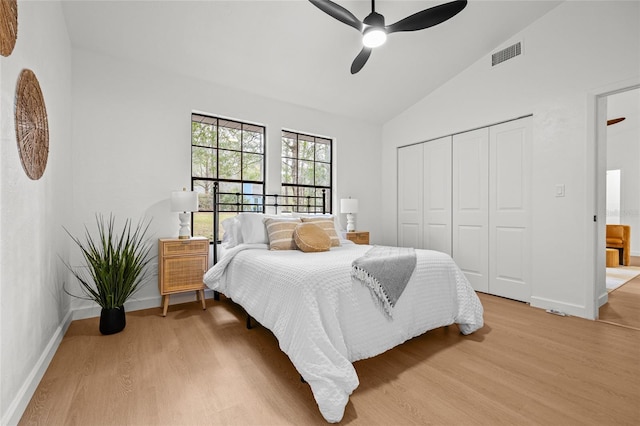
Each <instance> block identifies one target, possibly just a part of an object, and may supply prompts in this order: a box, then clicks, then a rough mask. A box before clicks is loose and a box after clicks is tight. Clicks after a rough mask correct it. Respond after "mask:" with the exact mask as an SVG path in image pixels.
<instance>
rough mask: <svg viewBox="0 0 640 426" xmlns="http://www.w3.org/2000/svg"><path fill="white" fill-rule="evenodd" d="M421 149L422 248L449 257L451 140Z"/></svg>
mask: <svg viewBox="0 0 640 426" xmlns="http://www.w3.org/2000/svg"><path fill="white" fill-rule="evenodd" d="M423 145H424V172H423V173H424V194H423V199H424V204H423V207H424V220H423V236H422V243H423V248H425V249H429V250H437V251H441V252H444V253H447V254H448V255H451V186H452V185H451V136H447V137H444V138H440V139H436V140H433V141H429V142H427V143H424V144H423Z"/></svg>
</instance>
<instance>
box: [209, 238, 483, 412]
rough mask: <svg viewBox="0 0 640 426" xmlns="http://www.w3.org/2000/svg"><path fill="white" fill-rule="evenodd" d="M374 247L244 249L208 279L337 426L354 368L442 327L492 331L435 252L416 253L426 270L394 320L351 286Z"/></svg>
mask: <svg viewBox="0 0 640 426" xmlns="http://www.w3.org/2000/svg"><path fill="white" fill-rule="evenodd" d="M369 248H371V246H366V245H355V244H348V243H345V244H343V245H342V246H341V247H333V248H332V249H331V250H330V251H328V252H323V253H303V252H301V251H298V250H288V251H270V250H268V246H267V245H264V244H241V245H239V246H237V247H234V248H233V249H231V250H229V251H228V252H226V253H225V255H224V257H223V258H222V259H221V260H220V261H219V262H218V264H217V265H215V266H214V267H213V268H211V269H210V270H209V271H207V273H206V274H205V278H204V281H205V284H206V285H207V286H208V287H209V288H211V289H214V290H217V291H219V292H221V293H223V294H224V295H226V296H227V297H230V298H232V299H233V300H234V301H235V302H237V303H239V304H240V305H241V306H243V307H244V308H245V310H246V311H247V312H248V313H249V314H250V315H251V316H252V317H254V318H255V319H256V320H258V321H259V322H260V323H261V324H262V325H263V326H265V327H267V328H269V329H270V330H271V331H272V332H273V334H274V335H275V336H276V337H277V339H278V341H279V344H280V348H281V349H282V351H284V352H285V353H286V354H287V355H288V356H289V358H290V359H291V361H292V362H293V365H294V366H295V367H296V369H297V370H298V372H299V373H300V374H301V375H302V377H303V378H304V379H305V380H306V381H307V382H308V383H309V385H310V386H311V389H312V391H313V395H314V397H315V399H316V402H317V404H318V407H319V408H320V412H321V413H322V415H323V416H324V418H325V419H326V420H327V421H329V422H339V421H340V420H341V419H342V416H343V414H344V408H345V406H346V404H347V402H348V399H349V395H350V394H351V392H353V390H354V389H355V388H356V387H358V384H359V382H358V377H357V375H356V371H355V369H354V368H353V365H352V364H351V363H352V362H353V361H357V360H359V359H364V358H369V357H372V356H374V355H377V354H380V353H382V352H384V351H386V350H388V349H390V348H392V347H394V346H397V345H399V344H400V343H402V342H404V341H406V340H408V339H411V338H412V337H415V336H418V335H420V334H422V333H424V332H426V331H428V330H431V329H433V328H437V327H441V326H445V325H449V324H453V323H457V324H458V325H459V328H460V331H461V332H462V333H464V334H469V333H472V332H474V331H475V330H477V329H479V328H481V327H482V325H483V318H482V314H483V310H482V305H481V303H480V300H479V299H478V297H477V295H476V293H475V292H474V291H473V289H472V288H471V286H470V285H469V282H468V281H467V279H466V277H465V276H464V274H463V273H462V272H461V271H460V269H459V268H458V266H457V265H456V264H455V263H454V262H453V260H452V259H451V257H449V256H448V255H446V254H444V253H440V252H436V251H429V250H416V254H417V265H416V269H415V271H414V273H413V276H412V277H411V280H410V281H409V284H408V285H407V287H406V289H405V291H404V293H403V294H402V296H401V297H400V299H399V300H398V302H397V304H396V306H395V308H394V314H393V320H390V319H388V318H387V317H386V316H385V315H384V314H383V313H382V311H381V310H380V307H379V305H378V304H376V303H375V302H374V300H373V298H372V296H371V294H370V292H369V289H368V288H366V287H365V286H364V285H362V284H361V283H360V282H358V281H357V280H352V279H351V275H350V272H351V262H352V261H353V260H354V259H356V258H358V257H360V256H362V255H363V254H364V253H365V252H366V251H367V250H368V249H369Z"/></svg>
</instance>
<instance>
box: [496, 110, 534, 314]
mask: <svg viewBox="0 0 640 426" xmlns="http://www.w3.org/2000/svg"><path fill="white" fill-rule="evenodd" d="M489 151H490V153H491V155H490V170H491V172H490V182H489V201H490V203H489V220H490V222H489V228H490V238H489V259H490V264H489V279H490V283H491V284H490V288H489V291H490V293H491V294H496V295H499V296H504V297H508V298H511V299H515V300H521V301H524V302H529V301H530V298H531V271H530V267H529V264H530V261H529V259H530V257H531V242H530V238H531V237H530V228H531V226H530V217H531V202H530V200H531V117H526V118H523V119H520V120H515V121H510V122H507V123H503V124H499V125H496V126H492V127H491V128H490V148H489Z"/></svg>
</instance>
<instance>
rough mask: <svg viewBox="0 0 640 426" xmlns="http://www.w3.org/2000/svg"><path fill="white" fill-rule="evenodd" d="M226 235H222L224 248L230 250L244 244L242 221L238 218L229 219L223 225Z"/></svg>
mask: <svg viewBox="0 0 640 426" xmlns="http://www.w3.org/2000/svg"><path fill="white" fill-rule="evenodd" d="M221 225H222V229H223V230H224V234H223V235H222V244H221V245H222V247H224V248H227V249H230V248H233V247H235V246H237V245H238V244H242V234H241V233H240V221H239V220H238V217H237V216H233V217H228V218H226V219H225V220H223V221H222V223H221Z"/></svg>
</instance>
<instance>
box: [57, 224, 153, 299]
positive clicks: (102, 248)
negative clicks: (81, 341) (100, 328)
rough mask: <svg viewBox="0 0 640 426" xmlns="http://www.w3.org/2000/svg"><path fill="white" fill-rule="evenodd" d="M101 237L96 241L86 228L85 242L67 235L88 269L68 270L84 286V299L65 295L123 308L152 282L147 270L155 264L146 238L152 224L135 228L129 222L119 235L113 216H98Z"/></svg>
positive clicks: (71, 294)
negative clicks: (133, 296)
mask: <svg viewBox="0 0 640 426" xmlns="http://www.w3.org/2000/svg"><path fill="white" fill-rule="evenodd" d="M96 222H97V225H98V236H97V238H96V237H93V236H92V235H91V234H90V233H89V230H88V229H87V227H86V226H85V228H84V229H85V241H81V240H80V239H79V238H77V237H74V236H73V235H71V233H70V232H69V230H67V229H66V228H65V231H66V232H67V234H69V236H70V237H71V239H72V240H73V241H74V242H75V243H76V245H77V246H78V247H80V250H81V252H82V256H83V257H84V260H85V263H86V268H85V267H76V268H74V267H72V266H71V265H70V264H69V263H67V262H65V265H66V266H67V268H68V269H69V270H70V271H71V273H73V275H74V276H75V277H76V278H77V279H78V281H79V282H80V288H81V289H82V292H83V293H84V295H77V294H73V293H71V292H69V291H68V290H67V289H66V287H65V289H64V291H65V292H66V293H67V294H69V295H70V296H73V297H77V298H79V299H85V300H93V301H95V302H96V303H97V304H98V305H100V307H102V308H103V309H111V308H119V307H121V306H122V305H124V302H126V301H127V299H128V298H129V297H131V296H132V295H133V294H135V293H136V292H137V291H138V290H139V289H140V288H141V287H142V285H144V284H145V283H146V281H147V279H148V276H147V273H148V268H147V266H148V265H149V263H150V262H151V260H152V256H150V253H151V244H150V243H149V241H148V240H147V238H146V234H147V231H148V229H149V225H150V222H147V223H146V224H145V223H144V221H139V222H138V224H137V226H136V227H135V228H133V227H132V225H131V220H130V219H127V220H126V222H125V224H124V227H123V229H122V232H121V233H120V234H119V235H118V234H117V233H116V232H115V230H114V228H115V219H114V217H113V215H109V219H108V220H105V218H104V217H103V216H102V215H96Z"/></svg>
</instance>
